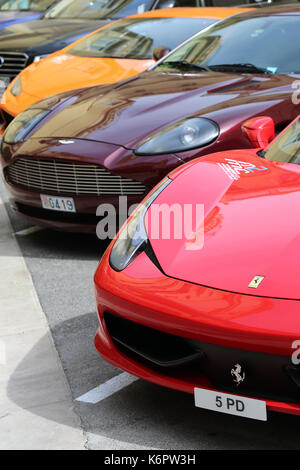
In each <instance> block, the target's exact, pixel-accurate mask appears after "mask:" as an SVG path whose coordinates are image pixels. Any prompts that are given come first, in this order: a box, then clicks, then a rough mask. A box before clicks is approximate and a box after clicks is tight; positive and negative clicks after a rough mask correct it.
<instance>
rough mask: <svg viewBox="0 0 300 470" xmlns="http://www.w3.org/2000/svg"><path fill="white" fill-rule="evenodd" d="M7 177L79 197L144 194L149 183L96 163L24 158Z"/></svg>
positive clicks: (33, 187)
mask: <svg viewBox="0 0 300 470" xmlns="http://www.w3.org/2000/svg"><path fill="white" fill-rule="evenodd" d="M6 176H7V180H8V181H9V182H10V183H12V184H14V185H16V186H20V187H23V188H26V189H30V190H33V191H40V192H44V191H49V192H51V193H55V194H74V195H77V196H88V195H90V196H91V195H92V196H101V195H117V196H130V195H141V194H144V192H145V186H144V185H143V183H141V182H139V181H134V180H131V179H127V178H123V177H122V176H117V175H114V174H112V173H110V172H109V171H108V170H106V169H105V168H101V167H99V166H96V165H89V164H82V163H76V162H61V161H56V160H38V159H34V160H33V159H26V158H21V159H18V160H16V161H15V162H14V163H13V164H11V165H10V166H9V167H8V168H7V169H6Z"/></svg>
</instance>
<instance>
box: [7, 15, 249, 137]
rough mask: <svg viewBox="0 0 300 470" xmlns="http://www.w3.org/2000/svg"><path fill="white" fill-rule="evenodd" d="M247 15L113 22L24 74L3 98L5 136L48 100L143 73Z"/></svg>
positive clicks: (158, 17)
mask: <svg viewBox="0 0 300 470" xmlns="http://www.w3.org/2000/svg"><path fill="white" fill-rule="evenodd" d="M245 10H246V9H245V8H243V9H240V8H232V7H231V8H230V7H228V8H217V7H214V8H205V7H202V8H173V9H164V10H155V11H150V12H147V13H143V14H140V15H134V16H130V17H128V18H125V19H121V20H118V21H115V22H113V23H110V24H109V25H106V26H104V27H102V28H100V29H99V30H97V31H95V32H93V33H91V34H89V35H87V36H85V37H84V38H82V39H80V40H79V41H76V42H74V43H73V44H71V45H69V46H68V47H66V48H64V49H62V50H60V51H58V52H56V53H54V54H51V55H50V56H48V57H47V58H45V59H43V60H41V61H40V62H36V63H33V64H31V65H30V66H29V67H27V68H26V69H24V70H23V71H22V72H21V73H20V74H19V75H18V76H17V78H15V80H14V81H13V82H11V84H10V85H9V87H8V88H7V90H6V91H5V93H4V95H3V97H2V100H1V103H0V112H1V114H2V120H3V123H2V131H3V130H4V128H5V126H6V125H7V124H9V122H10V121H11V120H12V118H13V117H15V116H16V115H17V114H19V113H20V112H21V111H23V110H24V109H25V108H27V107H28V106H30V105H31V104H33V103H35V102H37V101H39V100H41V99H42V98H46V97H48V96H51V95H54V94H57V93H62V92H64V91H69V90H72V89H78V88H83V87H89V86H94V85H102V84H107V83H113V82H116V81H118V80H123V79H125V78H128V77H131V76H133V75H136V74H139V73H140V72H143V71H144V70H146V69H148V68H149V67H150V66H151V65H153V63H154V61H155V60H158V59H159V58H161V57H162V56H163V55H164V54H166V53H167V52H168V50H170V49H173V48H174V47H176V46H177V45H179V44H180V43H181V42H183V41H184V40H186V39H188V38H189V37H190V36H192V35H193V34H196V33H197V32H198V31H200V30H201V29H204V28H206V27H208V26H209V25H211V24H213V23H215V22H216V21H219V20H220V19H223V18H226V17H228V16H231V15H234V14H237V13H240V12H242V11H245ZM0 126H1V116H0Z"/></svg>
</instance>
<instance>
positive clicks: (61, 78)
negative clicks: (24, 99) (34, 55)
mask: <svg viewBox="0 0 300 470" xmlns="http://www.w3.org/2000/svg"><path fill="white" fill-rule="evenodd" d="M153 63H154V62H153V60H152V59H149V60H136V59H111V58H88V59H87V58H86V57H76V56H73V55H69V54H59V55H58V54H55V55H52V56H51V57H49V58H47V59H44V60H42V61H41V62H38V63H36V64H32V65H31V66H29V67H28V68H27V69H26V70H24V72H23V73H22V88H23V91H24V92H25V93H27V94H29V95H32V96H36V97H38V98H44V97H45V96H50V95H54V94H57V93H62V92H64V91H69V90H72V89H74V90H75V89H77V88H83V87H88V86H94V85H102V84H103V85H104V84H107V83H113V82H117V81H119V80H123V79H124V78H127V77H131V76H132V75H136V74H138V73H140V72H143V71H144V70H146V69H148V68H149V67H150V66H151V65H152V64H153ZM58 64H64V66H63V67H57V65H58ZM32 72H34V73H32Z"/></svg>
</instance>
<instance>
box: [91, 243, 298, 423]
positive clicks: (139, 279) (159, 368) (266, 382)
mask: <svg viewBox="0 0 300 470" xmlns="http://www.w3.org/2000/svg"><path fill="white" fill-rule="evenodd" d="M109 252H110V249H108V251H107V252H106V254H105V256H104V258H103V260H102V262H101V264H100V266H99V268H98V270H97V273H96V275H95V285H96V302H97V309H98V316H99V320H100V326H99V328H98V330H97V333H96V337H95V346H96V348H97V350H98V352H99V353H100V354H101V355H102V356H103V357H104V359H106V360H107V361H108V362H110V363H111V364H113V365H114V366H117V367H119V368H121V369H123V370H125V371H127V372H129V373H131V374H133V375H136V376H138V377H141V378H143V379H145V380H148V381H151V382H154V383H156V384H158V385H162V386H165V387H169V388H173V389H176V390H180V391H184V392H187V393H194V388H195V387H200V388H205V389H209V390H218V391H221V392H228V393H233V394H236V395H240V396H248V397H249V396H250V397H254V398H257V399H263V400H264V401H266V403H267V408H268V410H270V411H278V412H283V413H290V414H296V415H300V393H299V392H300V390H299V387H298V386H297V385H296V384H295V383H294V382H293V380H292V379H291V377H290V375H289V374H287V373H286V370H285V368H286V367H287V366H289V365H290V362H291V354H292V352H293V350H292V349H291V346H292V343H293V342H294V341H295V340H296V339H298V338H300V325H299V323H298V325H297V317H298V309H299V302H297V301H285V300H275V299H266V298H261V299H259V298H257V297H255V296H247V295H240V294H232V293H227V292H223V291H218V290H215V289H208V288H204V287H201V286H196V285H192V284H188V283H185V282H182V281H178V280H175V279H171V278H167V277H165V276H163V275H162V273H161V272H160V271H159V270H158V269H157V268H156V267H155V266H154V265H153V263H152V262H151V261H150V260H149V259H148V257H147V255H145V254H141V255H140V256H139V257H138V258H137V259H136V260H135V261H134V262H133V263H132V264H131V265H130V266H129V267H128V268H127V269H126V270H125V271H123V272H121V273H116V272H115V271H114V270H112V269H111V268H110V266H109V263H108V256H109ZM149 292H150V293H151V295H149ZM283 312H285V320H286V321H285V322H284V321H282V325H280V317H282V313H283ZM111 316H112V317H114V318H121V319H126V321H128V322H132V325H133V328H135V325H138V327H139V328H140V327H141V328H142V329H144V330H145V331H146V330H147V331H150V330H156V332H157V331H158V332H162V333H163V334H166V335H167V336H168V337H169V338H170V337H172V335H174V337H175V336H176V337H177V338H179V339H180V340H182V341H184V342H185V344H186V343H188V344H192V345H197V347H199V349H200V350H201V348H202V347H203V349H204V351H205V355H206V357H207V358H208V361H206V362H205V361H204V366H203V363H201V360H202V359H201V357H199V358H197V357H196V358H195V360H194V361H189V360H187V361H186V364H184V363H182V365H181V366H180V365H178V364H177V366H175V367H174V364H170V366H169V367H168V365H167V364H164V365H161V364H159V363H158V361H157V360H156V359H157V357H156V358H155V359H153V357H154V356H155V354H154V353H153V351H152V352H151V354H152V356H151V355H150V356H149V348H148V352H147V351H146V354H143V355H141V354H140V351H138V353H136V350H135V349H134V347H132V344H130V345H129V347H128V345H127V344H125V346H124V341H123V342H122V338H121V341H120V338H117V340H116V336H118V334H119V333H118V332H117V333H116V334H115V332H114V331H113V330H112V327H111V325H110V320H109V318H110V317H111ZM276 319H278V323H276ZM293 319H294V328H291V327H288V326H286V327H284V324H286V325H291V324H292V320H293ZM122 329H123V327H122V328H120V329H119V332H120V331H121V330H122ZM142 334H143V333H142V330H141V337H142ZM159 334H160V333H159ZM113 336H114V338H113ZM167 336H166V338H167ZM149 339H151V338H150V336H149ZM171 340H172V338H171ZM154 341H155V340H153V341H150V342H149V344H153V343H154ZM167 341H168V339H166V343H165V344H167ZM145 343H146V342H145ZM146 349H147V348H146ZM156 352H157V351H156ZM177 353H178V349H177ZM147 354H148V356H147ZM187 356H188V354H187ZM149 357H150V359H149ZM168 360H169V359H168ZM240 360H243V361H245V362H246V370H247V376H248V377H249V381H248V382H249V383H247V384H246V383H245V385H244V384H242V385H241V386H240V387H239V388H238V389H237V388H236V387H235V385H234V384H233V383H231V382H232V379H231V376H230V370H231V368H232V367H233V366H234V364H235V362H233V361H236V362H238V361H240ZM247 367H248V369H247ZM226 374H227V375H228V382H226V381H227V378H226V377H227V375H226ZM229 382H230V383H229ZM245 382H247V380H246V381H245Z"/></svg>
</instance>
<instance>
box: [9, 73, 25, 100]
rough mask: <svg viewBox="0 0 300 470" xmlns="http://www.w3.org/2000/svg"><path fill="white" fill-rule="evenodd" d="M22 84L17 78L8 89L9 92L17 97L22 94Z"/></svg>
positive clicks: (19, 78)
mask: <svg viewBox="0 0 300 470" xmlns="http://www.w3.org/2000/svg"><path fill="white" fill-rule="evenodd" d="M22 91H23V90H22V83H21V77H17V78H16V79H15V81H14V83H13V84H12V87H11V89H10V92H11V94H12V95H14V96H19V95H20V94H21V93H22Z"/></svg>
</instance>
